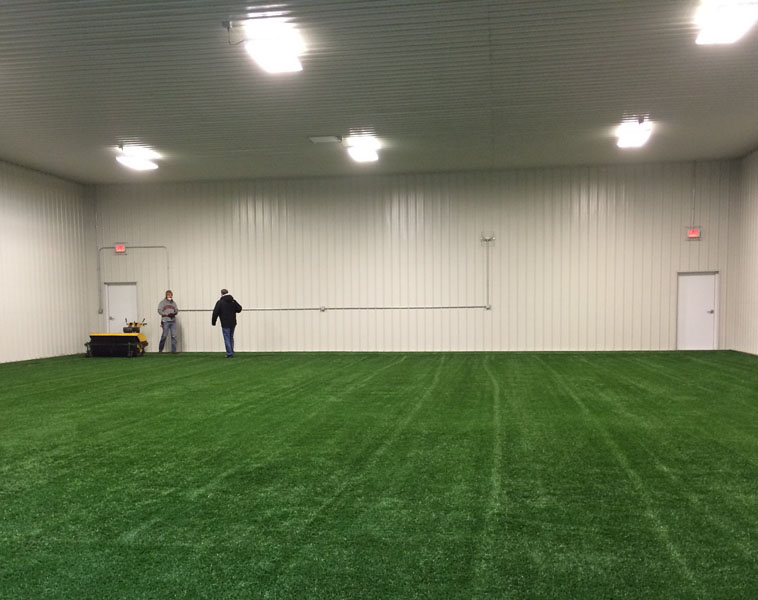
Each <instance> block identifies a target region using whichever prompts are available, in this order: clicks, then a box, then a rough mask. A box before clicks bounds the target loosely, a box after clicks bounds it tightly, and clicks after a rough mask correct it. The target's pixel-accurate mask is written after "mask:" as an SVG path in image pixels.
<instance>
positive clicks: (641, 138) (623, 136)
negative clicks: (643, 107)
mask: <svg viewBox="0 0 758 600" xmlns="http://www.w3.org/2000/svg"><path fill="white" fill-rule="evenodd" d="M652 133H653V124H652V122H650V121H649V120H647V119H645V118H644V117H640V118H639V119H637V120H634V121H624V122H622V123H621V125H619V127H618V129H617V130H616V135H617V136H618V142H617V143H616V145H617V146H618V147H619V148H639V147H640V146H644V145H645V144H646V143H647V141H648V140H649V139H650V135H651V134H652Z"/></svg>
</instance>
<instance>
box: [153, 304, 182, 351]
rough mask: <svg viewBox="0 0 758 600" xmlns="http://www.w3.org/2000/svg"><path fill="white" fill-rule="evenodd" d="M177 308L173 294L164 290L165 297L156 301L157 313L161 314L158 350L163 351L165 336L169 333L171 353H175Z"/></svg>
mask: <svg viewBox="0 0 758 600" xmlns="http://www.w3.org/2000/svg"><path fill="white" fill-rule="evenodd" d="M178 313H179V308H178V307H177V306H176V302H174V294H173V292H172V291H171V290H166V297H165V298H164V299H163V300H161V301H160V302H159V303H158V314H159V315H160V316H161V329H163V333H162V334H161V343H160V344H159V345H158V352H163V347H164V346H165V345H166V338H167V337H168V336H169V335H171V353H172V354H176V315H177V314H178Z"/></svg>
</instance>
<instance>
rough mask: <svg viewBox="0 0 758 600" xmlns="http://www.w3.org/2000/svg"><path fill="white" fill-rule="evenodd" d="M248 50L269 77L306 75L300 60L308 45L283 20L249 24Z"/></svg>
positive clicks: (272, 19) (247, 34)
mask: <svg viewBox="0 0 758 600" xmlns="http://www.w3.org/2000/svg"><path fill="white" fill-rule="evenodd" d="M245 30H246V36H247V41H245V49H246V50H247V51H248V53H249V54H250V56H252V57H253V59H254V60H255V62H257V63H258V65H260V67H261V68H262V69H263V70H264V71H266V72H268V73H293V72H295V71H302V70H303V65H302V64H301V63H300V60H299V58H298V57H300V56H302V54H304V53H305V43H304V42H303V38H302V37H301V36H300V32H298V30H297V28H296V27H295V26H294V25H293V24H292V23H289V22H287V21H286V20H285V19H282V18H271V19H251V20H249V21H247V22H245Z"/></svg>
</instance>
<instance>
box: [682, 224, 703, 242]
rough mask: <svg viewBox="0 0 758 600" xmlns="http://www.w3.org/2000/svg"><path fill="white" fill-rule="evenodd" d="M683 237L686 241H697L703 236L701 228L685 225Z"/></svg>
mask: <svg viewBox="0 0 758 600" xmlns="http://www.w3.org/2000/svg"><path fill="white" fill-rule="evenodd" d="M686 231H687V235H686V236H685V239H686V240H687V241H688V242H699V241H700V240H701V239H702V236H703V230H702V229H701V228H700V227H687V228H686Z"/></svg>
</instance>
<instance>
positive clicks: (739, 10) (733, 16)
mask: <svg viewBox="0 0 758 600" xmlns="http://www.w3.org/2000/svg"><path fill="white" fill-rule="evenodd" d="M756 21H758V0H702V2H701V3H700V6H699V7H698V9H697V13H695V23H696V24H697V26H698V27H700V34H699V35H698V36H697V39H696V40H695V43H696V44H700V45H705V44H733V43H734V42H736V41H737V40H739V39H740V38H741V37H742V36H743V35H745V34H746V33H747V32H748V31H749V30H750V28H751V27H752V26H753V25H755V23H756Z"/></svg>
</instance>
